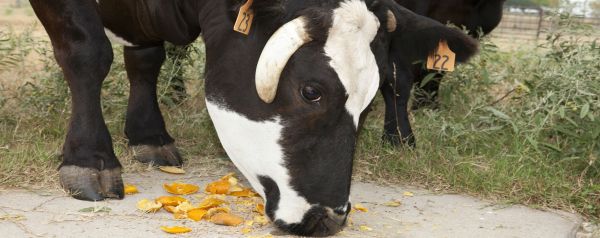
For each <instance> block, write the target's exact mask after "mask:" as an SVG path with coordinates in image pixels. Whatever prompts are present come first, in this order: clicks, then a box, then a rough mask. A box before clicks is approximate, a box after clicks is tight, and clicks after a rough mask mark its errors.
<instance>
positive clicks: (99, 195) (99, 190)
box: [59, 165, 125, 201]
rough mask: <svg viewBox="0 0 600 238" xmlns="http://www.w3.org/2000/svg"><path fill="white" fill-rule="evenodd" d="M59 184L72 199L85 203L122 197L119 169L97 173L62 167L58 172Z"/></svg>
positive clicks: (70, 166)
mask: <svg viewBox="0 0 600 238" xmlns="http://www.w3.org/2000/svg"><path fill="white" fill-rule="evenodd" d="M59 176H60V184H61V186H62V187H63V189H65V191H66V192H67V193H69V194H70V195H71V196H72V197H74V198H76V199H79V200H85V201H101V200H104V199H107V198H114V199H122V198H123V197H124V194H125V193H124V190H123V180H122V179H121V168H114V169H105V170H102V171H98V170H97V169H92V168H83V167H77V166H74V165H68V166H63V167H61V168H60V170H59Z"/></svg>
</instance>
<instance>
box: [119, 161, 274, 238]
mask: <svg viewBox="0 0 600 238" xmlns="http://www.w3.org/2000/svg"><path fill="white" fill-rule="evenodd" d="M161 170H162V169H161ZM163 171H165V170H163ZM169 171H171V172H170V173H173V172H180V171H175V170H170V169H169ZM165 172H168V171H165ZM128 186H130V187H129V188H128V189H129V191H135V192H134V193H138V190H137V188H135V186H133V185H128ZM163 188H164V190H165V191H166V192H167V193H169V194H171V195H165V196H160V197H157V198H155V199H142V200H140V201H138V202H137V204H136V207H137V209H138V210H140V211H142V212H144V213H157V212H159V211H160V210H161V209H163V210H165V211H166V212H168V213H171V214H173V218H174V219H175V220H187V219H189V220H192V221H195V222H200V221H202V220H204V221H208V222H211V223H214V224H217V225H223V226H233V227H237V226H242V229H241V232H242V233H243V234H248V233H251V232H252V229H253V228H256V227H261V226H264V225H266V224H268V223H269V219H268V218H267V217H266V216H265V206H264V204H263V203H262V199H261V198H260V197H258V194H257V193H256V192H254V191H252V190H251V189H250V188H246V187H244V186H242V185H241V184H239V181H238V179H237V178H236V177H235V174H234V173H230V174H227V175H225V176H223V177H222V178H220V179H219V180H217V181H213V182H211V183H209V184H208V185H207V186H206V188H205V194H196V193H198V192H199V191H200V187H199V186H197V185H193V184H187V183H180V182H174V183H170V184H164V185H163ZM131 194H133V193H131ZM186 195H187V196H190V197H189V198H186V197H184V196H186ZM193 201H199V202H193ZM232 211H235V212H236V213H239V214H242V215H236V214H234V212H232ZM161 230H163V231H164V232H167V233H170V234H180V233H187V232H190V231H192V229H191V228H189V227H183V226H173V227H166V226H162V227H161Z"/></svg>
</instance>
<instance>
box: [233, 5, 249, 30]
mask: <svg viewBox="0 0 600 238" xmlns="http://www.w3.org/2000/svg"><path fill="white" fill-rule="evenodd" d="M252 1H253V0H248V1H247V2H246V3H245V4H244V5H242V6H241V7H240V13H239V14H238V16H237V20H236V21H235V24H234V25H233V30H234V31H237V32H239V33H242V34H244V35H248V33H250V28H251V27H252V21H253V20H254V11H252V9H250V7H252Z"/></svg>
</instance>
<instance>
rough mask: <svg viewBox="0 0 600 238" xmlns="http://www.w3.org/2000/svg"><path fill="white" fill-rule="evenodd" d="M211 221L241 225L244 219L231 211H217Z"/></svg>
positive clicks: (225, 224) (227, 224)
mask: <svg viewBox="0 0 600 238" xmlns="http://www.w3.org/2000/svg"><path fill="white" fill-rule="evenodd" d="M210 222H212V223H215V224H217V225H224V226H239V225H240V224H242V223H243V222H244V219H243V218H241V217H239V216H236V215H233V214H230V213H217V214H215V215H213V216H212V217H211V218H210Z"/></svg>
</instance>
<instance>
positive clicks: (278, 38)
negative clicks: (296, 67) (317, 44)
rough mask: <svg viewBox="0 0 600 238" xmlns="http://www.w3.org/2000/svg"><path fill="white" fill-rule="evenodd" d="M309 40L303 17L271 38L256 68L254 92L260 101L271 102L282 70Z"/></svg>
mask: <svg viewBox="0 0 600 238" xmlns="http://www.w3.org/2000/svg"><path fill="white" fill-rule="evenodd" d="M311 40H312V39H311V37H310V35H309V33H308V32H307V31H306V19H305V18H304V17H298V18H296V19H294V20H292V21H290V22H288V23H286V24H285V25H283V26H282V27H281V28H279V29H278V30H277V31H276V32H275V33H274V34H273V36H271V38H270V39H269V41H267V44H266V45H265V48H264V49H263V51H262V53H261V55H260V58H259V60H258V64H257V66H256V91H257V92H258V96H259V97H260V99H262V100H263V101H264V102H266V103H271V102H273V100H274V99H275V95H276V94H277V85H279V78H280V77H281V73H282V72H283V68H284V67H285V65H286V64H287V62H288V60H290V58H291V57H292V55H293V54H294V53H295V52H296V51H297V50H298V49H299V48H300V47H301V46H302V45H304V44H306V43H307V42H310V41H311Z"/></svg>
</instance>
